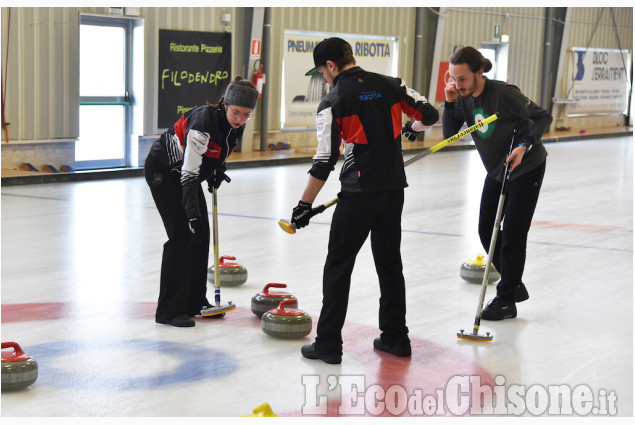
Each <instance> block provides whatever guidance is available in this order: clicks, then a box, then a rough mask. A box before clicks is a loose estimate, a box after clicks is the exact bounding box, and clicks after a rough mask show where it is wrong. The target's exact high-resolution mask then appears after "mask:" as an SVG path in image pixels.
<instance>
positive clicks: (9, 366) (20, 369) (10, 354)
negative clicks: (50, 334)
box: [2, 342, 37, 391]
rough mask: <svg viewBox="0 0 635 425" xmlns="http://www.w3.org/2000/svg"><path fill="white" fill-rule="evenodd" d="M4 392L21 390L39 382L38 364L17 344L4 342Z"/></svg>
mask: <svg viewBox="0 0 635 425" xmlns="http://www.w3.org/2000/svg"><path fill="white" fill-rule="evenodd" d="M5 348H11V349H13V351H2V391H15V390H21V389H24V388H26V387H28V386H29V385H31V384H32V383H34V382H35V381H36V380H37V362H36V361H35V359H34V358H33V357H31V356H29V355H28V354H27V353H25V352H24V351H22V348H20V345H19V344H18V343H17V342H3V343H2V350H4V349H5Z"/></svg>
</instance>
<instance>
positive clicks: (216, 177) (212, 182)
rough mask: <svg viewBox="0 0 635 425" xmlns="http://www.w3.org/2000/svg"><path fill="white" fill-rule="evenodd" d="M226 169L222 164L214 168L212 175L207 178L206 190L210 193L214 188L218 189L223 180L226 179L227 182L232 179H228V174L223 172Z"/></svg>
mask: <svg viewBox="0 0 635 425" xmlns="http://www.w3.org/2000/svg"><path fill="white" fill-rule="evenodd" d="M226 170H227V169H226V168H225V167H224V166H221V167H220V168H217V169H216V170H215V172H214V174H212V177H210V178H209V179H207V190H208V191H209V192H210V193H212V192H213V191H214V188H216V189H217V190H218V188H219V187H220V185H221V183H222V182H223V181H226V182H227V183H229V182H231V181H232V179H230V178H229V176H228V175H227V174H225V171H226Z"/></svg>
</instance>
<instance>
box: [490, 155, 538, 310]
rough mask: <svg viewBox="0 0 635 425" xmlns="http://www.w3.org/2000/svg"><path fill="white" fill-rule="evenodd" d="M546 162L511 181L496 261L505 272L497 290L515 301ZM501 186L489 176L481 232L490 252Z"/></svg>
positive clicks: (495, 254) (496, 265) (502, 272)
mask: <svg viewBox="0 0 635 425" xmlns="http://www.w3.org/2000/svg"><path fill="white" fill-rule="evenodd" d="M545 165H546V161H545V162H543V164H542V165H540V166H539V167H538V168H536V169H534V170H532V171H530V172H528V173H527V174H524V175H522V176H520V177H518V178H517V179H515V180H512V181H510V182H509V186H508V187H507V195H506V196H505V204H504V207H503V226H502V230H501V231H500V232H499V233H498V237H497V239H496V247H495V250H494V255H493V256H492V262H493V263H494V267H496V270H498V271H499V272H500V274H501V280H500V282H499V283H498V285H497V287H496V293H497V295H498V296H499V297H501V298H503V299H506V300H509V301H513V300H514V297H515V294H516V288H518V285H520V283H521V282H522V277H523V271H524V270H525V258H526V254H527V234H528V233H529V228H530V226H531V220H532V218H533V216H534V211H535V210H536V204H537V203H538V195H539V194H540V188H541V186H542V179H543V177H544V175H545ZM512 176H513V172H512ZM501 185H502V183H501V182H498V181H496V180H494V179H492V178H490V177H489V176H487V177H485V184H484V185H483V194H482V196H481V211H480V216H479V224H478V233H479V236H480V238H481V243H482V244H483V248H484V249H485V250H486V251H489V244H490V242H491V238H492V232H493V230H494V222H495V219H496V210H497V208H498V201H499V199H500V192H501Z"/></svg>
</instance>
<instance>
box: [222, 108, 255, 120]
mask: <svg viewBox="0 0 635 425" xmlns="http://www.w3.org/2000/svg"><path fill="white" fill-rule="evenodd" d="M227 106H228V107H229V110H230V111H232V114H233V115H234V117H236V118H245V119H247V120H250V119H252V118H253V116H254V115H253V113H251V112H249V113H248V114H243V113H242V112H239V111H237V110H236V109H234V108H232V107H231V106H230V105H227Z"/></svg>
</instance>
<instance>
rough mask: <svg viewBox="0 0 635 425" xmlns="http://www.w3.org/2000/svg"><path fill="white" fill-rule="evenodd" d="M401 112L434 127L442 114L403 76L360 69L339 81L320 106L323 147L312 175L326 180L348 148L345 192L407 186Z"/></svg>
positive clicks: (343, 174) (320, 144)
mask: <svg viewBox="0 0 635 425" xmlns="http://www.w3.org/2000/svg"><path fill="white" fill-rule="evenodd" d="M402 114H406V115H407V116H408V117H410V118H414V119H416V120H418V121H421V122H422V123H423V124H425V125H432V124H434V123H435V122H437V120H438V119H439V113H438V112H437V110H436V109H435V107H434V106H433V105H431V104H430V103H428V101H427V100H426V98H425V97H423V96H421V95H420V94H419V93H417V92H416V91H415V90H412V89H410V88H408V87H407V86H406V84H405V83H404V82H403V81H402V80H401V79H399V78H393V77H388V76H385V75H381V74H376V73H373V72H368V71H365V70H363V69H362V68H360V67H358V66H356V67H353V68H350V69H347V70H345V71H343V72H341V73H340V74H338V75H337V77H335V80H334V87H333V88H332V89H331V90H330V91H329V92H328V93H327V94H326V96H325V97H324V98H323V99H322V101H321V102H320V106H319V107H318V114H317V117H316V119H315V121H316V126H317V138H318V148H317V153H316V154H315V156H314V157H313V166H312V168H311V170H310V171H309V173H310V174H311V175H312V176H313V177H315V178H317V179H319V180H323V181H325V180H326V179H327V178H328V176H329V174H330V172H331V171H332V170H333V169H334V166H335V163H336V162H337V160H338V158H339V150H340V144H342V143H343V145H344V165H343V166H342V171H341V173H340V181H341V182H342V191H347V192H361V191H364V192H372V191H380V190H393V189H403V188H404V187H407V186H408V184H407V182H406V173H405V171H404V162H403V153H402V151H401V128H402Z"/></svg>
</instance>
